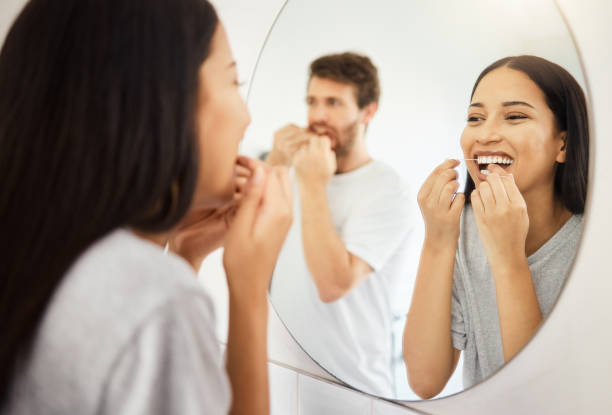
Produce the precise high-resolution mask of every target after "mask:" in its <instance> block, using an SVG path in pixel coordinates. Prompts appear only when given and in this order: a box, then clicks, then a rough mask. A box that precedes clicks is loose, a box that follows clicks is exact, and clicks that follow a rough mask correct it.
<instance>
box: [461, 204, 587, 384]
mask: <svg viewBox="0 0 612 415" xmlns="http://www.w3.org/2000/svg"><path fill="white" fill-rule="evenodd" d="M581 232H582V215H573V216H572V217H571V218H570V219H569V220H568V221H567V222H566V223H565V224H564V225H563V226H562V227H561V229H559V231H558V232H557V233H556V234H555V235H553V236H552V237H551V238H550V239H549V240H548V241H547V242H546V243H545V244H544V245H542V246H541V247H540V249H538V250H537V251H536V252H535V253H534V254H532V255H531V256H529V258H527V262H528V264H529V269H530V271H531V276H532V278H533V284H534V287H535V291H536V295H537V297H538V303H539V305H540V310H541V312H542V315H543V316H546V315H548V313H550V311H551V309H552V306H553V305H554V303H555V301H556V299H557V297H558V296H559V293H560V291H561V287H562V286H563V283H564V282H565V279H566V277H567V273H568V270H569V267H570V265H571V264H572V262H573V260H574V256H575V255H576V248H577V246H578V241H579V239H580V235H581ZM451 312H452V316H451V334H452V340H453V346H454V347H455V349H457V350H463V358H464V361H463V384H464V385H463V386H464V387H466V388H467V387H469V386H472V385H474V384H476V383H478V382H480V381H482V380H484V379H485V378H486V377H488V376H489V375H491V374H492V373H493V372H494V371H496V370H497V369H499V368H500V367H501V366H502V365H503V364H504V354H503V348H502V341H501V332H500V326H499V316H498V312H497V297H496V294H495V283H494V280H493V275H492V274H491V269H490V267H489V263H488V260H487V256H486V254H485V251H484V248H483V246H482V244H481V242H480V237H479V235H478V229H477V227H476V222H475V217H474V212H473V211H472V208H471V206H470V205H467V206H465V208H464V211H463V215H462V217H461V234H460V237H459V245H458V248H457V255H456V257H455V269H454V279H453V296H452V311H451Z"/></svg>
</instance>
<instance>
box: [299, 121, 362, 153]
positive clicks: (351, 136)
mask: <svg viewBox="0 0 612 415" xmlns="http://www.w3.org/2000/svg"><path fill="white" fill-rule="evenodd" d="M358 128H359V122H358V121H355V122H353V123H351V124H349V125H348V126H346V127H344V128H343V129H342V130H341V131H338V129H337V128H334V127H332V126H330V125H327V124H326V123H322V122H315V123H312V124H310V125H309V126H308V131H310V132H312V133H314V134H317V135H320V136H327V137H329V139H330V140H331V146H332V150H333V151H334V153H336V160H337V159H340V158H343V157H346V156H348V155H349V154H350V152H351V150H352V149H353V147H354V146H355V142H356V141H357V130H358Z"/></svg>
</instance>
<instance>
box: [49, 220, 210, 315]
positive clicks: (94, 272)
mask: <svg viewBox="0 0 612 415" xmlns="http://www.w3.org/2000/svg"><path fill="white" fill-rule="evenodd" d="M186 296H197V297H201V298H202V299H203V301H206V302H209V299H208V297H207V296H206V294H205V292H204V291H203V290H202V288H201V287H200V285H199V284H198V282H197V279H196V276H195V274H194V272H193V270H192V269H191V268H190V266H189V265H188V264H187V262H186V261H184V260H183V259H182V258H180V257H178V256H176V255H174V254H172V253H168V254H166V253H164V251H163V249H162V248H161V247H160V246H157V245H155V244H153V243H152V242H149V241H146V240H144V239H142V238H139V237H138V236H136V235H135V234H134V233H132V232H130V231H128V230H124V229H120V230H116V231H114V232H112V233H110V234H109V235H107V236H105V237H103V238H102V239H100V240H99V241H97V242H95V243H94V244H93V245H92V246H91V247H89V248H88V249H87V250H86V251H85V252H84V253H83V254H82V255H81V256H80V257H79V258H78V260H77V261H76V262H75V264H74V265H73V266H72V267H71V269H70V270H69V271H68V273H67V274H66V276H65V277H64V280H63V282H62V284H61V285H60V286H59V287H58V291H57V292H56V295H55V296H54V298H53V302H56V301H57V302H60V303H65V304H66V306H67V307H72V306H74V305H76V304H79V306H80V308H81V309H83V311H84V312H90V313H92V315H91V316H90V317H94V314H98V315H99V316H100V317H101V318H102V317H103V316H112V315H120V316H122V320H123V321H125V322H126V323H129V321H130V320H139V319H142V318H144V317H145V316H146V315H147V314H149V313H150V312H151V311H152V310H154V309H156V308H158V307H160V306H162V305H164V304H166V303H168V302H170V301H173V300H175V299H177V298H181V297H186Z"/></svg>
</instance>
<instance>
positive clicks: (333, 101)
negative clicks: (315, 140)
mask: <svg viewBox="0 0 612 415" xmlns="http://www.w3.org/2000/svg"><path fill="white" fill-rule="evenodd" d="M355 92H356V91H355V87H354V86H353V85H350V84H345V83H340V82H336V81H333V80H330V79H325V78H319V77H316V76H315V77H313V78H312V79H311V80H310V83H309V84H308V93H307V96H306V104H307V105H308V129H309V130H310V131H311V132H313V133H315V134H318V135H325V136H328V137H329V139H330V140H331V148H332V150H333V151H334V152H335V153H336V158H341V157H345V156H347V155H348V154H350V152H351V150H352V148H353V146H354V145H355V141H356V140H357V137H358V136H359V134H363V133H364V131H365V126H366V121H365V119H366V117H365V114H364V111H363V110H360V109H359V107H358V106H357V97H356V94H355Z"/></svg>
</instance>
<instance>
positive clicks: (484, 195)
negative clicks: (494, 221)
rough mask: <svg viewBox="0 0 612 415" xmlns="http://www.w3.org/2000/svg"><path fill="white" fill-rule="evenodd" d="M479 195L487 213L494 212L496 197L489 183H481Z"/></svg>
mask: <svg viewBox="0 0 612 415" xmlns="http://www.w3.org/2000/svg"><path fill="white" fill-rule="evenodd" d="M478 193H479V194H480V200H482V205H483V208H484V210H485V212H486V211H493V209H494V208H495V196H493V191H492V190H491V185H490V184H489V183H488V182H482V183H480V185H479V186H478Z"/></svg>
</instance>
